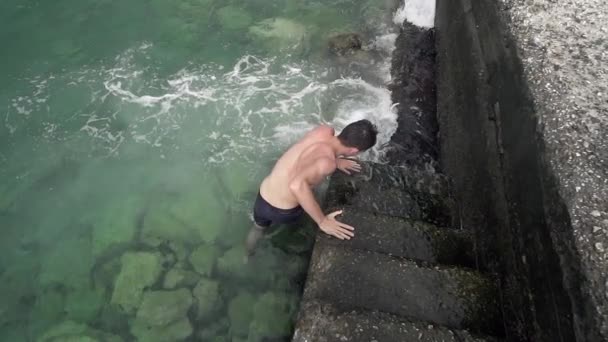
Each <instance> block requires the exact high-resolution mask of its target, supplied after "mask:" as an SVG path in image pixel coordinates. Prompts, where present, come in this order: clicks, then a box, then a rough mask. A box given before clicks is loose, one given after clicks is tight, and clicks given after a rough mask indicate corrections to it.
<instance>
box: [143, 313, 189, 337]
mask: <svg viewBox="0 0 608 342" xmlns="http://www.w3.org/2000/svg"><path fill="white" fill-rule="evenodd" d="M131 333H132V334H133V335H134V336H135V337H137V340H138V341H146V342H166V341H183V340H185V339H187V338H188V337H189V336H190V335H192V324H190V321H189V320H188V317H183V318H182V319H180V320H178V321H175V322H173V323H171V324H169V325H167V326H163V327H160V328H148V327H146V326H140V325H136V326H134V327H132V328H131Z"/></svg>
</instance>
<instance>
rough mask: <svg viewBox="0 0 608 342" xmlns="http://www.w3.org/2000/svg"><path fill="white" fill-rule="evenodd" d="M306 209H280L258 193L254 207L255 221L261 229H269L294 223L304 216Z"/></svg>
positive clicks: (299, 207)
mask: <svg viewBox="0 0 608 342" xmlns="http://www.w3.org/2000/svg"><path fill="white" fill-rule="evenodd" d="M303 213H304V209H302V207H301V206H297V207H295V208H291V209H280V208H276V207H274V206H273V205H272V204H270V203H268V202H266V200H265V199H264V198H263V197H262V195H260V193H259V192H258V196H257V197H256V199H255V204H254V206H253V220H254V221H255V223H256V224H257V225H258V226H260V227H269V226H270V225H273V224H281V223H292V222H294V221H296V220H297V219H298V218H300V216H302V214H303Z"/></svg>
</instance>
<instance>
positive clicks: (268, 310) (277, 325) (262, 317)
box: [249, 292, 295, 341]
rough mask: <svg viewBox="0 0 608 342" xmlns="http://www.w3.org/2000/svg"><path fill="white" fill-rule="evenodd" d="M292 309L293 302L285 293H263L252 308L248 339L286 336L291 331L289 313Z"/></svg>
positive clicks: (257, 339) (255, 339) (293, 306)
mask: <svg viewBox="0 0 608 342" xmlns="http://www.w3.org/2000/svg"><path fill="white" fill-rule="evenodd" d="M294 310H295V305H294V302H293V301H292V300H290V298H289V297H287V296H286V295H284V294H279V293H271V292H268V293H265V294H264V295H262V296H261V297H260V299H259V300H258V301H257V302H256V304H255V306H254V308H253V322H251V324H250V328H249V339H250V340H253V341H262V340H265V339H274V338H281V337H288V336H289V335H290V334H291V331H292V322H291V314H292V313H293V311H294Z"/></svg>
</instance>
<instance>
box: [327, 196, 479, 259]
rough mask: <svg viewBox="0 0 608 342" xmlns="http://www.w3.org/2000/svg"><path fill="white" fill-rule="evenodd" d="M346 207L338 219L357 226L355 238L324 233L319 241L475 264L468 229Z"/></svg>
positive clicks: (386, 252) (419, 257) (404, 255)
mask: <svg viewBox="0 0 608 342" xmlns="http://www.w3.org/2000/svg"><path fill="white" fill-rule="evenodd" d="M343 210H344V211H343V213H342V215H340V216H339V217H338V219H339V220H340V222H344V223H346V224H349V225H351V226H354V227H355V236H356V238H354V239H351V240H348V241H340V240H338V239H335V238H332V237H329V236H328V235H321V236H320V237H319V239H318V240H317V243H327V244H333V245H340V246H347V247H349V248H354V249H361V250H366V251H372V252H380V253H385V254H389V255H393V256H398V257H404V258H408V259H412V260H418V261H424V262H428V263H433V264H435V263H437V264H442V265H461V266H467V267H475V266H476V260H475V254H474V251H475V250H474V248H473V247H474V244H473V236H472V234H471V232H469V231H466V230H462V229H450V228H447V229H446V228H438V227H436V226H433V225H430V224H428V223H425V222H422V221H412V220H407V219H401V218H397V217H390V216H378V215H373V214H369V213H365V212H361V211H360V210H357V209H356V208H352V207H345V208H343Z"/></svg>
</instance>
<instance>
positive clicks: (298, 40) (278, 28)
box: [249, 18, 310, 54]
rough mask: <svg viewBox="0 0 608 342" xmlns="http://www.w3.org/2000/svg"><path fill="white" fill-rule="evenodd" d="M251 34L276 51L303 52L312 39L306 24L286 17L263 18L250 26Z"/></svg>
mask: <svg viewBox="0 0 608 342" xmlns="http://www.w3.org/2000/svg"><path fill="white" fill-rule="evenodd" d="M249 35H250V37H251V38H253V39H254V40H255V41H256V42H258V43H259V44H262V45H263V46H264V48H266V49H268V50H270V51H272V52H274V53H277V52H291V53H294V54H299V53H302V52H304V51H306V49H308V44H309V39H310V35H309V32H308V31H307V29H306V27H305V26H304V25H302V24H300V23H298V22H296V21H293V20H291V19H286V18H271V19H265V20H262V21H260V22H258V23H257V24H255V25H253V26H251V27H250V28H249Z"/></svg>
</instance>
